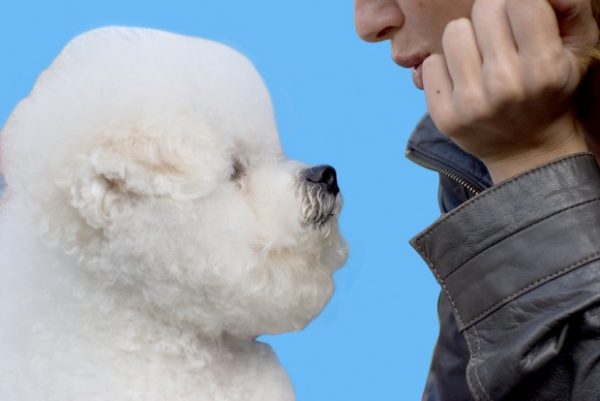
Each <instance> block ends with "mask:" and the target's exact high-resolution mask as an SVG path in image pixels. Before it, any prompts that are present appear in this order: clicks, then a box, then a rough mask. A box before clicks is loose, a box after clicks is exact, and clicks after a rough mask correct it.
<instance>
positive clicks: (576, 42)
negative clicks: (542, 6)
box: [548, 0, 598, 60]
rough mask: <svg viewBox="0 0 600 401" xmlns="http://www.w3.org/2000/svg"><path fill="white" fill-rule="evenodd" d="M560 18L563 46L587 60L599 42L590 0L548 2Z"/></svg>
mask: <svg viewBox="0 0 600 401" xmlns="http://www.w3.org/2000/svg"><path fill="white" fill-rule="evenodd" d="M594 1H595V0H594ZM548 2H549V3H550V5H551V6H552V8H553V9H554V11H555V13H556V15H557V17H558V26H559V31H560V36H561V39H562V42H563V44H565V46H566V47H567V49H569V50H570V51H571V52H572V53H573V54H575V55H576V56H577V57H579V58H581V59H584V60H585V59H586V58H587V57H588V56H589V54H590V52H591V51H592V49H593V48H594V47H595V45H596V43H597V42H598V24H597V23H596V20H595V19H594V12H593V9H592V2H591V1H590V0H548Z"/></svg>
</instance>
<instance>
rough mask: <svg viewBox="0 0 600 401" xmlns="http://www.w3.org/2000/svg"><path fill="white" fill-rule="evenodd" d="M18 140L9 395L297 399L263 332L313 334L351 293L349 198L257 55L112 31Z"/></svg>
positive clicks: (5, 366) (8, 295) (24, 111)
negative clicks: (336, 290) (303, 139)
mask: <svg viewBox="0 0 600 401" xmlns="http://www.w3.org/2000/svg"><path fill="white" fill-rule="evenodd" d="M2 139H3V147H4V151H5V154H4V159H5V170H6V181H7V194H6V196H5V199H4V200H3V202H2V203H1V204H0V205H1V208H0V394H1V398H2V400H3V401H40V400H44V401H100V400H102V401H109V400H110V401H134V400H140V401H165V400H169V401H192V400H194V401H198V400H203V401H213V400H214V401H216V400H230V401H234V400H240V401H241V400H243V401H254V400H256V401H271V400H273V401H275V400H277V401H282V400H292V399H293V398H294V397H293V391H292V389H291V386H290V383H289V380H288V379H287V376H286V375H285V373H284V371H283V370H282V369H281V367H280V366H279V363H278V361H277V358H276V357H275V355H274V354H273V353H272V351H271V349H270V348H269V347H268V346H267V345H265V344H261V343H259V342H257V341H255V338H256V336H258V335H260V334H263V333H280V332H284V331H289V330H297V329H300V328H302V327H304V326H305V325H306V324H307V323H308V322H309V321H310V320H311V319H312V318H313V317H314V316H315V315H316V314H318V313H319V311H320V310H321V308H322V307H323V306H324V304H325V303H326V302H327V300H328V299H329V297H330V296H331V293H332V290H333V282H332V273H333V271H334V270H335V269H337V268H338V267H340V266H341V265H342V264H343V262H344V261H345V259H346V256H347V251H346V248H345V245H344V242H343V240H342V239H341V237H340V236H339V234H338V229H337V221H336V217H335V215H336V214H337V213H338V212H339V209H340V207H341V198H340V197H339V195H338V196H329V197H328V195H327V194H324V193H323V192H322V191H321V190H318V189H310V188H308V189H307V185H308V184H306V183H303V182H301V180H302V175H301V171H302V170H303V169H304V168H305V167H304V166H303V165H302V164H301V163H298V162H294V161H290V160H287V159H286V158H285V157H284V155H283V153H282V152H281V149H280V145H279V140H278V136H277V130H276V126H275V122H274V117H273V112H272V107H271V103H270V98H269V94H268V92H267V90H266V88H265V86H264V84H263V82H262V80H261V79H260V77H259V75H258V74H257V72H256V70H255V69H254V67H253V66H252V65H251V64H250V63H249V62H248V60H247V59H245V58H244V57H243V56H241V55H240V54H239V53H237V52H235V51H233V50H231V49H229V48H227V47H225V46H223V45H220V44H218V43H215V42H211V41H207V40H202V39H197V38H190V37H184V36H179V35H174V34H170V33H165V32H160V31H155V30H149V29H135V28H117V27H110V28H103V29H99V30H94V31H91V32H88V33H86V34H84V35H82V36H80V37H78V38H76V39H75V40H74V41H72V42H71V43H70V44H69V45H68V46H67V47H66V48H65V50H64V51H63V52H62V53H61V54H60V56H59V57H58V58H57V59H56V60H55V61H54V63H53V64H52V66H51V67H50V68H49V69H48V70H47V71H46V72H44V73H43V74H42V75H41V77H40V78H39V80H38V82H37V83H36V85H35V87H34V89H33V92H32V94H31V95H30V96H29V97H28V98H26V99H25V100H23V101H22V102H21V103H20V104H19V105H18V107H17V108H16V109H15V111H14V112H13V113H12V115H11V117H10V118H9V121H8V123H7V124H6V126H5V127H4V130H3V134H2ZM319 191H321V192H319ZM319 208H321V209H319ZM318 216H320V217H318ZM316 218H318V220H319V224H318V225H317V224H314V223H315V219H316Z"/></svg>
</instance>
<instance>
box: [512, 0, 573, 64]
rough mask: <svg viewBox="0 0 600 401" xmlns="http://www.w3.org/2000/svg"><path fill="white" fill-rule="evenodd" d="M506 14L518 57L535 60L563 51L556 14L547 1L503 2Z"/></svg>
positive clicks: (517, 0)
mask: <svg viewBox="0 0 600 401" xmlns="http://www.w3.org/2000/svg"><path fill="white" fill-rule="evenodd" d="M506 15H507V16H508V20H509V23H510V27H511V30H512V32H513V37H514V38H515V43H516V44H517V49H518V52H519V54H520V55H521V56H523V55H526V57H528V58H538V57H539V56H543V55H553V54H557V52H558V50H559V49H561V48H562V41H561V39H560V32H559V29H558V21H557V19H556V14H555V13H554V10H553V9H552V6H550V4H549V3H548V0H506ZM548 61H550V60H548Z"/></svg>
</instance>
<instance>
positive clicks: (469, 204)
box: [417, 153, 590, 242]
mask: <svg viewBox="0 0 600 401" xmlns="http://www.w3.org/2000/svg"><path fill="white" fill-rule="evenodd" d="M588 157H590V153H583V154H576V155H574V156H569V157H567V158H564V159H561V160H558V161H556V162H553V163H550V164H547V165H545V166H543V167H539V168H535V169H533V170H529V171H527V172H525V173H523V174H522V175H520V176H519V177H516V178H514V179H512V180H509V181H505V182H504V183H501V184H500V185H498V186H496V187H495V188H490V189H489V191H487V192H484V193H482V194H481V195H479V196H478V197H475V198H472V199H471V200H470V201H467V203H465V204H464V205H463V206H462V207H458V208H457V209H454V210H453V211H451V212H450V213H448V214H446V215H445V216H444V217H443V218H442V220H440V221H439V222H437V223H436V224H434V225H433V227H431V228H430V229H429V230H428V231H427V232H425V233H423V235H422V236H421V237H420V238H419V239H417V242H421V241H424V240H425V238H427V237H428V236H430V235H432V234H433V233H434V232H435V231H436V230H437V229H438V228H439V227H440V226H441V225H442V223H446V222H448V221H449V220H451V219H452V218H454V217H455V216H457V215H458V214H460V213H462V212H463V211H464V210H466V209H468V208H470V207H472V206H473V205H475V204H477V203H479V202H480V201H482V200H483V199H486V198H487V197H488V196H490V195H491V194H493V193H496V192H497V191H499V190H501V189H503V188H504V187H506V186H507V185H508V184H514V183H516V182H519V181H522V180H523V179H524V178H526V177H529V176H531V175H533V174H539V173H540V172H542V171H544V170H547V169H548V168H550V167H551V166H554V165H558V164H564V163H567V162H570V161H572V160H575V159H579V158H588Z"/></svg>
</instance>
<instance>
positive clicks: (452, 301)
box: [417, 243, 465, 326]
mask: <svg viewBox="0 0 600 401" xmlns="http://www.w3.org/2000/svg"><path fill="white" fill-rule="evenodd" d="M417 250H418V251H419V252H420V253H421V255H423V258H424V259H425V261H426V262H427V263H428V264H429V266H430V267H431V270H432V271H433V274H434V275H435V277H436V278H437V280H438V282H439V283H440V285H441V286H442V288H443V290H444V293H445V294H446V295H447V296H448V299H450V303H451V304H452V308H453V309H454V311H455V312H456V317H457V318H458V320H459V322H460V324H461V326H464V325H465V322H464V320H463V318H462V316H461V315H460V312H459V310H458V308H457V307H456V302H455V301H454V298H453V297H452V294H450V291H448V287H446V282H445V281H444V279H443V278H442V276H441V275H440V272H439V271H438V269H437V268H436V267H435V265H434V264H433V262H432V261H431V260H430V259H429V257H428V256H427V254H426V253H425V252H424V250H423V248H422V247H421V244H418V243H417Z"/></svg>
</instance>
